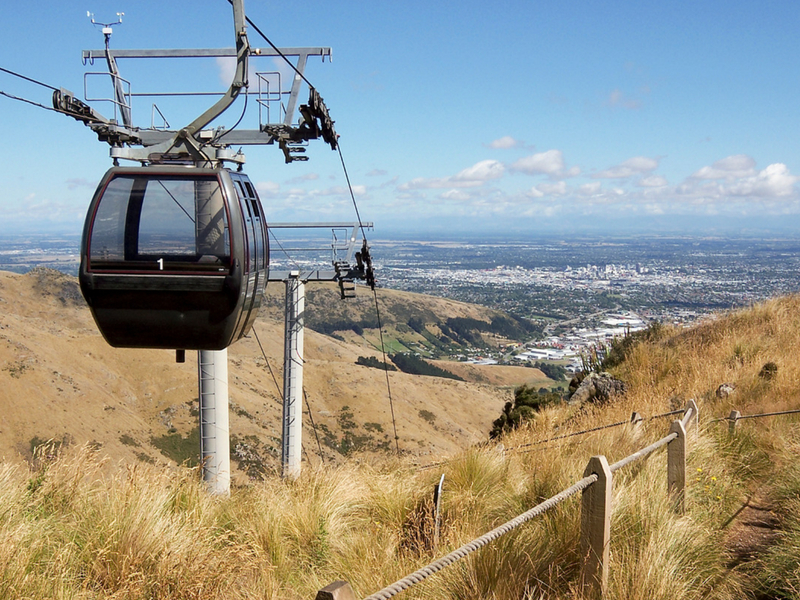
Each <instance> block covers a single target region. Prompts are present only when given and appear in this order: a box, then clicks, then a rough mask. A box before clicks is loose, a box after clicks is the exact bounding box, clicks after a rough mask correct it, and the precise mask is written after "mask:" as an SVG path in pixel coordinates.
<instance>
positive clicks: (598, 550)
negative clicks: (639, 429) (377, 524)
mask: <svg viewBox="0 0 800 600" xmlns="http://www.w3.org/2000/svg"><path fill="white" fill-rule="evenodd" d="M680 413H683V418H682V419H680V420H675V421H673V422H672V425H671V427H670V433H669V434H668V435H666V436H664V437H662V438H661V439H660V440H658V441H657V442H655V443H653V444H650V445H649V446H647V447H645V448H642V449H641V450H639V451H637V452H635V453H633V454H631V455H629V456H627V457H625V458H623V459H622V460H619V461H617V462H615V463H614V464H612V465H610V466H609V465H608V462H607V461H606V459H605V457H604V456H595V457H592V459H591V460H590V461H589V464H588V465H587V468H586V471H585V472H584V476H583V478H582V479H580V480H579V481H577V482H576V483H574V484H573V485H571V486H570V487H568V488H566V489H565V490H562V491H561V492H559V493H558V494H556V495H554V496H552V497H550V498H548V499H547V500H545V501H544V502H541V503H540V504H537V505H536V506H534V507H533V508H531V509H530V510H528V511H526V512H524V513H522V514H521V515H519V516H517V517H515V518H514V519H511V520H510V521H507V522H506V523H504V524H503V525H500V526H499V527H496V528H495V529H493V530H491V531H489V532H488V533H486V534H484V535H482V536H480V537H478V538H476V539H474V540H472V541H470V542H468V543H466V544H464V545H462V546H461V547H459V548H458V549H456V550H454V551H452V552H450V553H449V554H447V555H446V556H443V557H442V558H440V559H438V560H435V561H433V562H432V563H429V564H428V565H425V566H424V567H422V568H420V569H418V570H416V571H415V572H413V573H411V574H410V575H407V576H406V577H404V578H402V579H400V580H398V581H396V582H394V583H392V584H391V585H389V586H386V587H385V588H383V589H382V590H380V591H378V592H375V593H374V594H371V595H369V596H367V597H366V598H365V599H364V600H388V599H389V598H392V597H393V596H396V595H397V594H399V593H400V592H402V591H404V590H406V589H408V588H410V587H412V586H414V585H416V584H417V583H420V582H421V581H423V580H425V579H426V578H428V577H429V576H430V575H433V574H434V573H437V572H438V571H441V570H442V569H444V568H445V567H447V566H449V565H452V564H453V563H455V562H457V561H458V560H461V559H462V558H464V557H466V556H467V555H469V554H470V553H472V552H475V551H476V550H478V549H479V548H482V547H483V546H485V545H487V544H489V543H490V542H492V541H494V540H496V539H497V538H499V537H501V536H503V535H505V534H506V533H509V532H510V531H512V530H514V529H516V528H517V527H519V526H520V525H522V524H524V523H526V522H528V521H530V520H531V519H534V518H535V517H538V516H540V515H541V514H543V513H544V512H546V511H548V510H550V509H551V508H553V507H555V506H557V505H558V504H560V503H561V502H563V501H565V500H567V499H568V498H570V497H572V496H574V495H576V494H577V493H578V492H582V493H583V499H582V506H581V556H583V557H584V563H583V565H582V571H581V573H582V575H581V581H582V586H583V587H584V589H587V590H589V591H590V592H592V593H600V594H602V593H604V591H605V588H606V586H607V581H608V547H609V537H610V524H611V479H612V474H613V473H614V472H616V471H618V470H620V469H622V468H624V467H626V466H628V465H630V464H631V463H633V462H636V461H638V460H641V459H643V458H645V457H647V456H649V455H650V454H652V453H653V452H655V451H656V450H658V449H660V448H662V447H664V446H667V448H668V467H667V471H668V489H669V493H670V495H671V496H673V497H675V498H676V502H675V509H676V511H677V512H683V510H684V507H683V502H682V498H683V493H684V487H685V481H686V427H687V426H691V425H694V426H695V427H696V426H697V424H698V418H697V417H698V410H697V404H696V403H695V402H694V400H691V401H689V403H688V404H687V406H686V408H685V409H684V410H681V411H673V412H672V413H670V414H680ZM635 414H636V413H634V415H635ZM659 416H666V414H665V415H659ZM627 422H628V421H626V423H627ZM592 431H597V428H595V429H593V430H592ZM342 584H343V585H342ZM332 586H337V587H338V589H337V592H341V593H337V594H332V593H331V592H326V593H325V594H323V591H324V590H321V591H320V595H318V596H317V597H318V598H320V597H324V598H336V599H337V600H345V599H347V598H355V596H354V595H353V593H352V590H351V589H350V588H349V585H348V584H347V583H346V582H337V583H336V584H331V586H329V587H328V588H325V590H328V589H329V588H332Z"/></svg>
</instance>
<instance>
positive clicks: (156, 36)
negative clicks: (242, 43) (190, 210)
mask: <svg viewBox="0 0 800 600" xmlns="http://www.w3.org/2000/svg"><path fill="white" fill-rule="evenodd" d="M245 8H246V10H247V14H248V16H249V17H250V18H251V19H253V21H254V22H255V23H256V24H257V25H258V26H259V28H260V29H261V30H262V31H264V32H265V33H266V34H267V35H268V36H269V37H270V38H271V40H272V41H273V42H274V43H276V44H277V45H278V46H282V47H289V46H330V47H332V48H333V58H334V60H333V62H332V63H330V64H329V63H328V62H327V61H326V62H325V63H324V64H322V63H320V61H319V59H313V58H312V59H311V60H310V61H309V65H308V68H307V71H306V74H307V77H308V78H309V79H310V80H311V81H312V82H313V83H314V85H315V87H316V88H317V90H318V91H319V92H320V94H321V95H322V96H323V97H324V98H325V101H326V103H327V105H328V107H329V109H330V112H331V115H332V117H333V118H334V120H335V121H336V128H337V131H338V132H339V134H340V135H341V147H342V152H343V156H344V160H345V162H346V165H347V168H348V171H349V175H350V179H351V182H352V184H353V191H354V193H355V196H356V199H357V202H358V208H359V211H360V214H361V217H362V218H363V219H364V220H365V221H373V222H374V223H375V232H374V234H373V235H374V236H375V237H392V236H398V235H400V236H404V237H406V236H411V237H413V236H415V235H418V234H424V235H437V234H439V235H445V236H454V235H461V234H473V235H474V234H476V233H479V232H485V233H486V234H487V235H488V234H492V235H502V234H503V233H506V234H508V235H510V236H532V235H537V234H553V233H556V234H561V235H569V234H570V233H582V232H583V233H594V234H603V235H608V234H626V233H665V234H675V233H694V234H712V235H770V234H777V235H790V236H794V235H800V192H799V188H798V183H799V182H800V154H799V153H798V144H797V139H798V131H800V114H798V110H797V108H796V106H795V105H796V99H797V98H798V97H800V94H799V93H798V92H799V91H800V90H799V89H798V88H799V87H800V82H798V78H797V77H796V73H797V72H798V71H800V41H799V40H798V37H797V35H796V32H797V30H798V25H800V5H797V4H796V3H793V2H789V1H788V0H787V1H773V2H769V1H768V2H762V3H753V2H744V1H741V0H735V1H729V2H722V1H720V0H714V1H710V2H705V3H697V2H689V1H687V0H678V1H676V2H670V3H659V4H655V3H638V2H633V1H620V2H614V3H607V4H602V5H601V4H599V3H590V2H580V1H571V2H564V3H556V4H547V5H543V4H540V3H531V2H524V1H522V0H516V1H508V2H500V3H480V2H476V1H474V0H468V1H466V2H459V3H455V2H439V3H431V2H419V1H412V2H408V3H403V4H402V5H398V4H395V3H387V2H373V3H369V4H368V5H365V4H364V3H356V2H352V1H343V2H337V3H327V4H325V3H319V4H314V3H311V4H309V3H303V4H298V3H288V2H283V3H278V2H266V1H262V2H255V1H253V0H249V1H246V2H245ZM87 9H88V10H90V11H92V12H93V13H95V16H96V18H97V20H98V21H112V20H115V18H116V16H115V15H116V13H117V12H124V13H125V15H124V17H123V23H122V24H121V25H119V26H117V27H115V28H114V34H113V36H112V39H111V46H112V47H113V48H120V49H121V48H171V47H182V48H191V47H211V48H219V47H230V46H232V45H233V26H232V18H231V11H230V5H229V4H228V2H227V1H226V0H198V1H195V2H191V3H189V2H170V3H163V2H159V3H157V2H154V1H153V0H137V1H136V2H134V1H132V0H115V1H114V2H108V1H105V2H103V3H95V5H92V3H91V2H90V3H89V4H88V5H86V6H81V7H76V6H75V5H70V4H67V3H61V2H55V1H53V0H41V1H39V2H33V3H28V4H23V3H5V4H4V5H3V6H2V7H0V17H2V22H3V23H4V27H3V34H4V43H3V45H2V48H0V67H3V68H6V69H10V70H12V71H16V72H19V73H22V74H24V75H26V76H28V77H32V78H34V79H36V80H39V81H42V82H44V83H47V84H49V85H52V86H55V87H62V86H63V87H65V88H68V89H71V90H72V91H74V92H76V93H77V94H78V95H79V96H83V76H84V73H85V72H86V71H102V70H105V65H104V64H99V63H97V62H96V63H95V64H94V65H87V66H85V67H84V65H82V64H81V60H80V56H81V54H80V52H81V50H84V49H90V48H92V49H93V48H100V47H102V43H103V38H102V35H101V33H100V32H99V30H98V29H97V28H95V27H93V26H92V25H91V23H90V22H89V19H88V18H87V17H86V10H87ZM248 34H249V36H250V41H251V45H252V46H254V47H265V46H266V45H267V44H266V42H264V40H263V39H261V38H260V36H258V34H257V33H256V32H255V31H254V30H253V29H252V28H249V29H248ZM253 63H254V65H253V69H254V70H256V69H257V70H269V71H272V70H278V71H280V72H281V73H282V75H283V77H284V80H286V78H291V72H290V71H288V70H287V68H286V66H285V65H282V64H279V63H277V64H276V63H274V62H273V60H272V59H268V58H261V59H254V61H253ZM120 68H121V72H122V75H123V76H124V77H126V78H127V79H129V80H130V81H131V84H132V90H133V91H134V92H154V91H159V92H160V91H177V90H180V91H189V90H192V91H210V90H213V91H222V90H224V89H225V87H226V86H227V84H228V83H229V81H228V80H227V78H228V77H229V73H230V64H229V63H227V62H225V61H217V60H213V59H209V60H195V59H192V60H184V61H164V60H156V61H131V60H126V61H120ZM250 79H251V84H252V85H255V76H254V75H251V77H250ZM92 85H93V86H94V85H95V84H94V83H93V84H92ZM97 85H98V87H97V88H95V87H92V88H91V89H90V91H91V92H92V93H93V94H98V95H108V94H109V93H110V88H109V87H103V86H102V85H99V84H97ZM103 85H105V84H103ZM0 90H1V91H3V92H5V93H7V94H11V95H14V96H19V97H23V98H27V99H30V100H33V101H36V102H39V103H42V104H45V105H49V103H50V94H51V92H50V90H48V89H46V88H42V87H40V86H37V85H34V84H32V83H29V82H26V81H23V80H21V79H18V78H15V77H12V76H11V75H8V74H5V73H0ZM302 93H303V94H305V93H306V92H305V90H304V91H303V92H302ZM301 100H303V101H304V100H305V96H304V95H303V96H302V97H301ZM157 102H158V104H159V108H162V106H163V108H164V110H165V114H166V115H167V118H168V119H169V121H170V124H171V125H172V126H173V127H180V126H182V125H185V124H186V123H188V122H189V121H190V120H191V119H193V118H194V117H195V116H196V115H197V114H198V113H199V112H200V111H201V110H202V109H203V107H204V106H205V105H207V104H210V100H209V99H208V98H207V97H206V98H204V99H203V100H202V101H201V102H196V101H193V102H188V101H187V102H184V103H183V105H177V104H175V103H173V104H172V105H170V104H169V102H168V101H166V100H165V101H163V105H162V101H161V100H157ZM95 107H96V108H97V109H98V110H99V111H100V112H102V113H104V114H107V115H110V113H111V107H110V105H109V104H108V103H97V104H95ZM0 108H2V113H0V114H2V117H0V118H2V122H3V125H4V127H3V134H4V142H3V144H0V169H1V170H2V171H0V172H1V173H2V178H3V187H4V189H3V193H2V194H0V233H14V232H31V233H35V232H53V231H59V232H79V231H80V229H81V227H82V223H83V218H84V214H85V211H86V208H87V206H88V202H89V199H90V197H91V194H92V192H93V189H94V187H95V185H96V183H97V182H98V181H99V179H100V177H101V176H102V174H103V172H104V171H105V169H106V168H108V167H109V166H110V165H111V162H110V160H109V158H108V147H107V146H106V145H105V144H101V143H99V142H97V141H96V139H95V138H94V135H93V134H92V133H91V131H89V130H88V129H86V128H85V127H83V126H82V125H81V124H80V123H78V122H77V121H74V120H72V119H70V118H68V117H65V116H62V115H58V114H55V113H53V112H49V111H48V112H46V111H44V110H42V109H40V108H37V107H34V106H31V105H30V104H25V103H22V102H17V101H14V100H12V99H9V98H7V97H0ZM257 108H258V107H257V105H256V103H255V102H250V103H249V104H248V107H247V112H246V114H245V119H244V120H243V124H242V127H246V128H253V127H255V125H256V124H257ZM242 110H243V102H242V101H241V100H239V101H237V103H236V104H235V105H234V106H233V107H232V108H231V109H230V110H229V112H228V113H226V114H225V115H223V117H222V118H220V119H219V120H218V122H217V123H214V125H225V126H226V127H228V128H229V127H231V126H233V125H234V123H235V122H236V121H237V119H238V118H239V116H240V115H241V114H242ZM150 116H151V106H150V104H149V101H148V100H146V99H142V98H135V99H134V121H135V123H136V124H137V125H140V126H148V125H149V123H150ZM243 150H244V152H245V154H246V155H247V157H248V162H247V164H246V165H245V169H246V171H247V172H248V173H249V175H250V177H251V179H253V180H254V181H255V182H257V186H258V189H259V192H260V194H261V197H262V201H263V203H264V205H265V210H266V212H267V217H268V218H269V219H270V220H273V221H315V220H326V221H327V220H348V221H349V220H353V219H355V211H354V209H353V204H352V201H351V199H350V197H349V193H348V191H347V187H346V181H345V178H344V175H343V173H342V168H341V164H340V161H339V156H338V154H337V153H335V152H331V150H330V149H329V148H328V147H327V146H326V145H324V144H323V143H322V142H321V141H319V142H311V143H310V145H309V147H308V150H307V156H309V158H310V160H309V161H308V162H307V163H296V164H291V165H285V164H284V162H283V156H282V154H281V152H280V151H279V150H278V148H277V147H245V148H243Z"/></svg>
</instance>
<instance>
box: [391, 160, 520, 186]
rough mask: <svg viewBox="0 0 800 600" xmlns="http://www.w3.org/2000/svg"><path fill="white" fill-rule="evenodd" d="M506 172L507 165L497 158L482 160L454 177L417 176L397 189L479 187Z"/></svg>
mask: <svg viewBox="0 0 800 600" xmlns="http://www.w3.org/2000/svg"><path fill="white" fill-rule="evenodd" d="M504 172H505V167H504V166H503V163H501V162H499V161H496V160H482V161H481V162H479V163H476V164H474V165H472V166H471V167H468V168H466V169H464V170H463V171H461V172H460V173H458V174H456V175H454V176H452V177H440V178H431V179H425V178H423V177H417V178H416V179H412V180H411V181H409V182H407V183H403V184H401V185H399V186H398V188H397V189H398V190H400V191H407V190H425V189H441V188H453V187H458V188H468V187H479V186H481V185H483V184H484V183H485V182H487V181H490V180H492V179H498V178H500V177H502V176H503V173H504Z"/></svg>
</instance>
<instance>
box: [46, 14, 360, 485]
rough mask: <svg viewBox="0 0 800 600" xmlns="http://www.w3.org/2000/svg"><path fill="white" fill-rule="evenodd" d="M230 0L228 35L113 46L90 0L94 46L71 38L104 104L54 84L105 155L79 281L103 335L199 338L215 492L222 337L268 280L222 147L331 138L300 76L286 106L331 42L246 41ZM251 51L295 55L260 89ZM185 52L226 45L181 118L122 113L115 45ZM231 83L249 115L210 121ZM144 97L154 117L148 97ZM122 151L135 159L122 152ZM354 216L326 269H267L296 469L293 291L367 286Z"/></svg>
mask: <svg viewBox="0 0 800 600" xmlns="http://www.w3.org/2000/svg"><path fill="white" fill-rule="evenodd" d="M229 1H230V3H231V5H232V6H233V20H234V35H235V40H236V46H235V48H233V49H218V50H213V49H194V50H180V49H177V50H112V49H111V48H110V43H109V42H110V38H111V35H112V32H113V26H114V25H118V24H119V23H121V22H122V16H123V13H117V17H118V20H117V21H116V22H114V23H98V22H96V21H95V19H94V16H93V15H91V14H89V16H90V17H91V21H92V23H93V24H95V25H99V26H101V27H102V33H103V35H104V38H105V48H104V49H103V50H88V51H84V52H83V59H84V63H89V64H94V61H95V60H97V59H105V61H106V63H107V66H108V72H107V73H103V75H104V76H110V77H111V81H112V84H113V98H111V99H108V101H109V102H110V103H111V105H112V107H113V118H107V117H105V116H103V115H101V114H100V113H98V112H97V111H95V110H94V109H93V108H92V107H90V106H89V105H88V104H86V103H84V102H83V101H82V100H79V99H78V98H76V97H75V95H74V94H73V93H72V92H69V91H68V90H65V89H63V88H62V89H59V90H56V91H55V92H54V93H53V107H54V108H55V109H56V110H57V111H59V112H62V113H64V114H67V115H69V116H72V117H74V118H75V119H77V120H79V121H81V122H83V123H84V124H85V125H86V126H87V127H89V128H90V129H91V130H92V131H93V132H95V133H96V134H97V137H98V139H99V140H100V141H103V142H106V143H108V144H109V146H110V147H111V149H110V156H111V158H112V160H113V163H114V166H113V167H112V168H111V169H109V171H108V172H107V173H106V174H105V175H104V176H103V178H102V179H101V181H100V184H99V185H98V187H97V190H96V192H95V194H94V197H93V198H92V201H91V203H90V206H89V210H88V213H87V216H86V221H85V225H84V230H83V237H82V242H81V264H80V273H79V279H80V286H81V290H82V292H83V295H84V297H85V298H86V301H87V303H88V304H89V306H90V308H91V311H92V315H93V316H94V319H95V321H96V323H97V325H98V328H99V329H100V331H101V333H102V334H103V336H104V337H105V339H106V340H107V341H108V342H109V344H111V345H112V346H115V347H125V348H165V349H175V350H176V351H177V356H178V360H182V359H183V355H184V352H185V350H198V351H199V354H198V379H199V387H200V429H201V431H200V436H201V457H202V459H203V461H204V476H205V478H206V480H208V481H209V482H210V483H211V484H212V488H214V489H215V490H216V491H220V492H226V491H227V490H228V488H229V484H230V463H229V456H228V455H229V442H228V426H227V423H228V414H227V413H228V409H227V406H228V401H227V354H226V349H227V347H228V346H229V345H231V344H232V343H233V342H235V341H237V340H238V339H241V338H242V337H243V336H245V335H246V334H247V333H248V331H250V329H251V327H252V325H253V323H254V321H255V318H256V315H257V313H258V310H259V307H260V305H261V301H262V297H263V294H264V290H265V287H266V284H267V281H268V280H273V281H274V280H275V279H274V277H273V278H270V277H269V270H268V269H269V231H268V227H267V222H266V219H265V215H264V209H263V207H262V205H261V201H260V200H259V197H258V194H257V192H256V189H255V186H254V185H253V184H252V182H251V181H250V179H249V178H248V177H247V175H245V174H244V173H243V172H242V166H243V164H244V163H245V156H244V154H243V153H242V152H241V149H238V150H236V151H234V150H233V147H237V148H240V147H241V146H245V145H264V144H275V143H276V142H277V144H278V146H279V147H280V148H281V149H282V151H283V153H284V157H285V160H286V162H287V163H290V162H293V161H296V160H308V158H307V157H306V156H304V155H303V154H302V153H303V152H304V151H305V148H304V146H303V144H304V143H305V142H307V141H308V140H312V139H317V138H320V137H321V138H322V139H323V140H324V141H325V142H327V143H328V144H329V145H330V146H331V148H332V149H334V150H335V149H337V145H338V138H337V135H336V132H335V130H334V127H333V121H332V120H331V118H330V115H329V113H328V109H327V107H326V106H325V103H324V102H323V100H322V97H321V96H320V95H319V93H318V92H317V91H316V89H314V87H313V86H311V85H310V84H309V100H308V103H307V104H303V105H301V106H300V107H299V109H298V108H297V102H298V97H299V92H300V86H301V84H302V82H303V81H305V82H306V83H308V81H307V80H306V79H305V76H304V75H303V72H304V70H305V66H306V63H307V60H308V57H309V56H320V57H321V58H322V59H323V61H324V59H325V57H326V56H328V57H330V55H331V51H330V48H292V49H288V50H279V49H278V48H276V47H274V46H272V47H271V48H255V49H254V48H251V46H250V43H249V41H248V37H247V32H246V17H245V14H244V4H243V0H229ZM248 21H249V20H248ZM250 24H251V25H253V24H252V23H250ZM253 27H254V28H255V29H256V30H257V31H258V28H256V27H255V25H253ZM259 33H260V32H259ZM262 35H263V34H262ZM265 39H266V38H265ZM251 56H272V57H282V58H283V59H285V60H287V62H289V61H288V58H287V57H290V56H291V57H295V58H296V59H297V63H296V65H292V63H291V62H289V64H290V65H292V68H293V69H294V70H295V73H296V76H295V77H294V79H293V82H292V85H291V89H290V90H289V91H283V90H282V89H279V90H278V91H277V92H275V91H271V90H270V87H269V81H268V79H267V78H266V77H264V74H261V73H259V74H257V76H258V78H259V91H258V92H250V91H249V90H248V87H249V82H248V61H249V58H250V57H251ZM187 57H235V58H236V68H235V72H234V74H233V78H232V81H231V83H230V86H229V88H228V89H227V91H226V92H225V93H223V94H222V95H221V97H220V98H219V99H218V100H217V101H216V102H215V103H214V104H213V105H212V106H211V107H210V108H208V109H207V110H206V111H205V112H203V113H202V114H201V115H200V116H198V117H197V118H195V119H194V120H193V121H192V122H191V123H189V124H188V125H186V126H184V127H182V128H180V129H177V130H171V129H169V126H168V124H167V123H166V119H164V125H165V126H163V127H156V126H155V124H151V127H150V128H139V127H135V126H134V125H133V122H132V114H131V99H132V97H134V96H135V94H133V93H132V92H131V90H130V84H129V82H127V81H126V80H125V79H123V78H122V77H121V76H120V73H119V69H118V67H117V59H123V58H124V59H128V58H187ZM89 75H91V74H89V73H87V74H86V76H89ZM262 83H263V84H264V88H265V89H263V90H262V85H261V84H262ZM241 94H243V95H244V98H245V102H247V97H248V95H249V94H252V95H256V96H257V102H258V105H259V127H258V129H251V130H246V129H239V128H237V127H236V126H234V127H233V128H231V129H225V128H223V127H216V128H209V124H210V123H211V122H212V121H214V119H216V118H217V117H218V116H219V115H221V114H222V113H223V112H224V111H225V110H226V109H227V108H228V107H230V106H231V105H232V104H233V102H234V101H235V100H236V99H237V98H238V97H239V95H241ZM84 95H85V96H87V95H86V94H84ZM164 95H168V94H164ZM175 95H180V94H175ZM190 95H191V94H190ZM275 104H278V105H279V108H278V111H277V112H278V114H279V115H280V116H282V119H281V120H280V121H279V122H277V123H270V122H262V114H264V113H266V114H267V120H269V115H270V114H271V111H270V108H273V105H275ZM245 107H246V105H245ZM262 109H265V110H262ZM296 110H298V111H299V112H300V114H301V116H302V118H301V120H300V123H299V124H293V123H292V119H293V115H294V113H295V111H296ZM156 111H158V113H159V115H161V116H162V118H163V115H162V114H161V111H160V110H159V109H158V108H157V107H155V105H154V114H155V112H156ZM243 116H244V115H243ZM237 125H238V123H237ZM121 161H131V162H134V163H137V162H138V163H139V166H121V164H120V163H121ZM228 165H231V166H233V167H235V170H232V169H231V168H229V166H228ZM308 225H309V224H284V225H283V226H284V227H305V226H308ZM341 225H342V224H328V225H326V224H319V223H316V224H313V226H315V227H320V226H331V227H340V226H341ZM279 226H280V225H278V227H279ZM273 227H275V225H273ZM365 227H371V224H362V223H357V224H355V225H354V226H353V234H352V235H351V236H349V245H348V247H347V248H346V253H347V255H348V258H347V259H346V260H341V259H337V257H336V256H334V259H333V266H334V270H333V271H331V272H329V273H327V274H324V275H321V273H324V272H320V271H315V272H314V275H313V276H311V275H310V276H308V277H306V278H304V277H303V276H301V275H300V274H299V273H296V272H292V273H288V274H285V275H282V278H281V279H279V280H284V281H286V283H287V320H286V323H287V327H286V336H287V341H286V348H287V357H286V359H285V377H284V380H285V381H284V391H285V393H284V474H288V475H297V474H298V473H299V468H300V456H299V448H300V446H299V443H300V442H299V433H298V430H297V426H298V424H299V422H300V418H301V411H300V405H301V403H300V397H301V393H302V360H301V361H300V363H299V365H298V361H297V360H296V357H297V355H298V351H299V353H300V354H301V358H302V306H303V300H302V287H300V288H299V292H298V285H300V286H302V284H303V283H304V279H306V280H307V279H309V278H311V279H315V280H328V281H337V282H338V283H339V285H340V288H341V291H342V297H345V296H347V295H349V294H348V292H349V291H350V290H351V289H352V288H351V287H350V286H351V285H352V282H353V280H354V279H365V280H367V282H368V283H369V284H370V285H371V286H373V287H374V276H373V273H372V264H371V259H370V256H369V248H368V246H367V244H366V239H364V240H363V245H362V248H361V251H360V252H359V253H357V254H356V260H357V264H356V265H352V266H351V262H352V261H350V260H349V257H350V256H351V255H352V251H353V247H354V245H355V241H356V231H357V229H359V228H360V229H361V232H362V234H363V232H364V228H365ZM335 252H336V249H335V248H334V253H335ZM298 340H299V345H298ZM292 353H293V354H292ZM298 369H299V371H298ZM298 372H299V382H300V389H297V388H298V386H297V382H298Z"/></svg>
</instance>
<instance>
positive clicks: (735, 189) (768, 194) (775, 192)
mask: <svg viewBox="0 0 800 600" xmlns="http://www.w3.org/2000/svg"><path fill="white" fill-rule="evenodd" d="M798 179H800V178H798V177H796V176H794V175H792V174H791V173H790V172H789V168H788V167H787V166H786V165H784V164H783V163H775V164H772V165H769V166H768V167H767V168H765V169H764V170H763V171H760V172H759V173H758V175H755V176H753V177H746V178H744V179H742V180H741V181H739V182H737V183H735V184H733V185H732V186H730V187H729V188H728V192H729V193H730V194H731V195H733V196H759V197H761V198H782V197H786V196H790V195H792V194H793V193H794V192H795V189H794V184H795V183H797V181H798Z"/></svg>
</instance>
